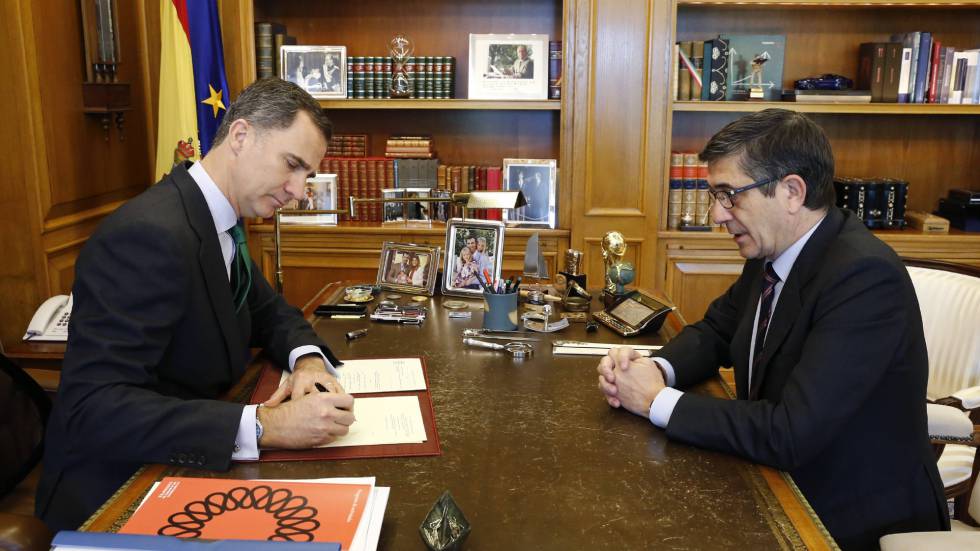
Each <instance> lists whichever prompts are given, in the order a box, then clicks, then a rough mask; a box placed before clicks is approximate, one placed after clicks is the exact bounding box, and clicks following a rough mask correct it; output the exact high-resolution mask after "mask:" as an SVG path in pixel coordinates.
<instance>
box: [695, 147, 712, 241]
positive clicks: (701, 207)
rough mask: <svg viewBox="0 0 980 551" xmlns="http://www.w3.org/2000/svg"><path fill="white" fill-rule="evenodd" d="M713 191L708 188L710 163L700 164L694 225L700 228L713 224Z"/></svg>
mask: <svg viewBox="0 0 980 551" xmlns="http://www.w3.org/2000/svg"><path fill="white" fill-rule="evenodd" d="M710 212H711V189H710V188H709V187H708V163H700V164H698V189H697V196H696V197H695V208H694V215H695V216H694V223H695V225H698V226H707V225H709V224H711V214H710Z"/></svg>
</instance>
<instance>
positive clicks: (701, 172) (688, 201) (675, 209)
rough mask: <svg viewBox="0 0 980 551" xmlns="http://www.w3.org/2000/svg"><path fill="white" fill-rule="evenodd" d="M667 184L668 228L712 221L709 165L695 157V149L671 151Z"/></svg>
mask: <svg viewBox="0 0 980 551" xmlns="http://www.w3.org/2000/svg"><path fill="white" fill-rule="evenodd" d="M667 186H668V195H667V229H669V230H683V229H689V228H694V227H697V228H699V229H703V228H706V227H710V226H712V225H714V224H713V223H712V221H711V212H710V209H711V194H710V192H709V190H708V165H707V163H702V162H700V161H699V160H698V154H697V153H694V152H690V151H680V152H678V151H672V152H671V154H670V180H669V182H668V184H667Z"/></svg>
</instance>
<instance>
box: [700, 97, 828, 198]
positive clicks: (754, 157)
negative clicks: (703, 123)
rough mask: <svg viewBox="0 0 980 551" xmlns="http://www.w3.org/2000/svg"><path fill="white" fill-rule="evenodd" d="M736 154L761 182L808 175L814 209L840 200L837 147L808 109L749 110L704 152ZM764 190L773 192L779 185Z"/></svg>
mask: <svg viewBox="0 0 980 551" xmlns="http://www.w3.org/2000/svg"><path fill="white" fill-rule="evenodd" d="M732 156H735V157H737V159H738V166H739V168H741V169H742V171H743V172H745V174H746V175H748V176H749V177H751V178H752V179H753V180H755V181H759V180H764V179H773V180H777V179H780V178H783V177H785V176H788V175H790V174H796V175H798V176H799V177H801V178H803V181H804V182H806V188H807V193H806V200H805V201H804V202H803V206H805V207H806V208H808V209H810V210H819V209H824V208H828V207H831V206H833V205H834V202H835V196H834V185H833V182H834V152H833V151H832V150H831V148H830V142H829V141H828V140H827V136H826V134H824V132H823V130H822V129H821V128H820V127H819V126H817V124H816V123H815V122H813V121H812V120H810V119H809V118H808V117H807V116H806V115H803V114H802V113H797V112H795V111H788V110H786V109H765V110H762V111H759V112H757V113H752V114H750V115H746V116H744V117H742V118H740V119H738V120H736V121H732V122H730V123H728V124H727V125H725V127H724V128H722V129H721V130H720V131H719V132H718V133H717V134H715V135H714V136H712V137H711V139H710V140H708V143H707V145H705V146H704V149H703V150H702V151H701V154H700V155H698V157H699V158H700V159H701V161H703V162H706V163H709V164H710V163H713V162H715V161H718V160H720V159H724V158H727V157H732ZM760 189H762V190H763V193H765V194H766V195H768V196H772V195H773V194H774V193H775V190H776V185H775V183H773V184H770V185H768V186H763V187H762V188H760Z"/></svg>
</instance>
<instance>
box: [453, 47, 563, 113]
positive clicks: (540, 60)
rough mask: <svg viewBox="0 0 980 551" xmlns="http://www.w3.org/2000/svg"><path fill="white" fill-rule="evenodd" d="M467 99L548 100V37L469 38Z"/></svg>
mask: <svg viewBox="0 0 980 551" xmlns="http://www.w3.org/2000/svg"><path fill="white" fill-rule="evenodd" d="M469 98H470V99H503V100H508V99H523V100H543V99H548V35H546V34H471V35H470V59H469Z"/></svg>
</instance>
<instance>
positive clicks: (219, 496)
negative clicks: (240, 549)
mask: <svg viewBox="0 0 980 551" xmlns="http://www.w3.org/2000/svg"><path fill="white" fill-rule="evenodd" d="M370 492H371V486H370V485H368V484H318V483H310V482H273V481H260V480H228V479H216V478H185V477H170V476H168V477H166V478H164V479H163V480H161V481H160V484H159V485H157V487H156V489H155V490H154V491H153V492H152V493H151V494H150V495H149V497H148V498H147V499H146V502H145V503H143V505H142V506H141V507H140V508H139V509H137V510H136V512H135V513H133V516H131V517H130V518H129V520H128V521H127V522H126V524H125V525H124V526H123V527H122V529H120V530H119V532H120V533H123V534H147V535H160V536H175V537H179V538H204V539H215V540H220V539H239V540H269V541H293V542H316V541H320V542H339V543H340V544H341V546H342V548H343V549H349V548H350V544H351V541H352V540H353V539H354V532H355V531H356V530H357V526H358V524H359V523H360V522H361V517H362V516H363V515H364V506H365V504H366V503H367V499H368V494H369V493H370Z"/></svg>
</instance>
